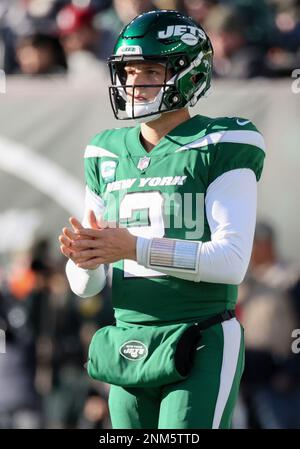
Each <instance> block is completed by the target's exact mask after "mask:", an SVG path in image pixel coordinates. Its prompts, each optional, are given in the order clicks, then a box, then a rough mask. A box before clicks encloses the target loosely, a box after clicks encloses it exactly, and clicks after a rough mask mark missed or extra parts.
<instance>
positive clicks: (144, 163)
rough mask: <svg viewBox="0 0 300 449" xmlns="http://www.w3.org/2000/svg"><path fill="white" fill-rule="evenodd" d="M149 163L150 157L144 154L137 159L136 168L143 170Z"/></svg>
mask: <svg viewBox="0 0 300 449" xmlns="http://www.w3.org/2000/svg"><path fill="white" fill-rule="evenodd" d="M149 164H150V157H147V156H145V157H142V158H141V159H140V160H139V162H138V164H137V168H138V169H139V170H145V169H146V168H147V167H148V166H149Z"/></svg>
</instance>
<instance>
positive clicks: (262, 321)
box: [238, 223, 300, 428]
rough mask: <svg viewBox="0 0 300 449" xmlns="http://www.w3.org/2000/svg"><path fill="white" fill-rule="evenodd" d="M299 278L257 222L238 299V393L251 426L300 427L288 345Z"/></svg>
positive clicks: (297, 367)
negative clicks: (241, 359) (241, 332)
mask: <svg viewBox="0 0 300 449" xmlns="http://www.w3.org/2000/svg"><path fill="white" fill-rule="evenodd" d="M298 282H299V273H298V270H297V269H295V268H294V267H293V266H292V265H291V264H290V263H287V262H285V261H283V260H281V259H280V257H279V255H278V253H277V249H276V237H275V233H274V230H273V228H272V227H271V226H270V225H268V224H265V223H258V224H257V227H256V231H255V238H254V245H253V253H252V257H251V262H250V267H249V271H248V274H247V276H246V279H245V281H244V283H243V284H242V285H241V288H240V294H239V302H238V310H239V318H240V320H241V322H242V324H243V326H244V328H245V341H246V364H245V372H244V376H243V379H242V392H243V396H242V397H243V399H244V400H245V403H246V407H247V409H248V413H249V414H248V425H249V426H250V427H259V428H300V418H299V407H300V377H299V374H300V359H299V356H298V355H297V354H293V352H292V348H291V345H292V338H291V336H292V331H293V330H294V329H297V328H299V323H300V320H299V315H297V309H296V308H295V298H294V297H293V294H292V292H293V289H294V287H295V285H297V283H298ZM298 293H299V292H298ZM297 302H298V304H299V302H300V297H299V296H298V298H297Z"/></svg>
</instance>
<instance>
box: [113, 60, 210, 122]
mask: <svg viewBox="0 0 300 449" xmlns="http://www.w3.org/2000/svg"><path fill="white" fill-rule="evenodd" d="M203 60H204V54H203V53H202V52H200V53H199V55H198V56H197V57H196V58H195V59H194V60H193V61H191V62H190V61H188V60H187V58H186V55H184V54H177V55H176V58H174V56H173V58H172V60H171V58H170V57H169V56H166V57H164V58H162V59H158V58H157V56H152V57H151V56H147V57H143V56H141V55H137V56H136V57H134V56H132V55H131V56H130V57H129V56H125V55H122V56H113V57H111V58H110V59H109V62H108V64H109V67H110V75H111V82H112V84H111V86H109V94H110V101H111V105H112V109H113V112H114V115H115V117H116V118H117V119H119V120H129V119H134V120H136V121H138V122H147V121H150V120H154V119H156V118H158V117H160V115H161V113H162V112H171V111H175V110H178V109H181V108H183V107H185V106H187V105H189V106H194V105H195V104H196V102H197V101H198V99H199V97H200V96H202V95H203V93H204V92H205V91H206V90H207V89H208V86H207V77H206V76H205V75H204V73H201V72H200V73H199V71H198V67H199V66H200V64H203ZM137 61H138V62H140V61H144V62H149V61H151V62H155V63H159V64H163V65H164V67H165V76H164V81H163V83H162V84H135V85H130V84H126V72H125V66H126V64H127V63H129V62H131V63H133V62H137ZM170 71H171V74H172V75H171V78H169V73H170ZM194 72H195V73H194ZM196 86H197V88H196ZM140 88H143V89H147V88H160V90H159V92H158V93H157V95H156V96H155V98H154V99H152V100H151V101H147V102H144V103H143V102H137V101H135V98H134V97H135V91H136V89H140ZM128 89H130V90H131V92H132V94H131V101H130V100H129V98H128V94H127V90H128Z"/></svg>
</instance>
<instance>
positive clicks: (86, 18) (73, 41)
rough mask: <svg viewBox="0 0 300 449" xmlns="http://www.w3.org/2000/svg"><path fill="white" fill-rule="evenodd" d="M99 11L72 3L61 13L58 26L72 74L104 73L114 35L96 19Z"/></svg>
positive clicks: (58, 17) (58, 16)
mask: <svg viewBox="0 0 300 449" xmlns="http://www.w3.org/2000/svg"><path fill="white" fill-rule="evenodd" d="M96 13H97V11H96V10H95V9H93V8H91V7H86V8H80V7H77V6H74V5H72V4H70V5H67V6H65V7H64V8H62V9H61V10H60V11H59V13H58V15H57V27H58V33H59V36H60V40H61V43H62V46H63V48H64V50H65V53H66V57H67V62H68V69H69V73H70V74H71V75H81V74H82V75H84V76H87V75H89V76H91V75H94V74H95V75H102V76H103V75H104V72H105V71H106V70H105V69H106V68H105V67H104V65H103V63H101V62H100V61H103V60H106V59H107V58H108V56H109V55H110V53H111V51H112V45H113V37H112V34H111V32H110V31H109V30H102V29H100V28H99V24H98V23H97V22H96V21H95V18H96Z"/></svg>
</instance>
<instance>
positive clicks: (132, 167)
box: [60, 10, 265, 429]
mask: <svg viewBox="0 0 300 449" xmlns="http://www.w3.org/2000/svg"><path fill="white" fill-rule="evenodd" d="M212 63H213V49H212V46H211V43H210V40H209V37H208V36H207V34H206V33H205V31H204V30H203V29H202V28H201V27H200V26H199V25H198V24H197V23H195V22H194V21H193V20H192V19H191V18H189V17H187V16H184V15H182V14H180V13H178V12H176V11H162V10H161V11H151V12H148V13H145V14H142V15H140V16H138V17H136V18H135V19H134V20H133V21H132V22H130V23H129V24H128V25H127V26H126V27H125V28H124V29H123V31H122V32H121V34H120V36H119V38H118V40H117V43H116V46H115V49H114V54H113V55H112V56H111V57H110V59H109V67H110V72H111V85H110V86H109V94H110V100H111V105H112V109H113V112H114V115H115V117H116V118H117V119H120V120H122V119H129V120H132V121H134V122H135V123H134V125H135V126H130V127H123V128H118V129H111V130H105V131H102V132H100V133H99V134H97V135H96V136H95V137H94V138H93V139H92V140H91V142H90V143H89V145H88V146H87V148H86V151H85V175H86V203H85V214H84V219H83V221H82V223H80V222H79V221H78V220H77V219H76V218H75V217H72V218H71V219H70V222H71V225H72V227H70V228H64V229H63V233H62V235H61V236H60V242H61V251H62V252H63V254H64V255H65V256H66V257H68V258H69V261H68V262H67V268H66V272H67V276H68V279H69V283H70V286H71V288H72V290H73V291H74V292H75V293H76V294H77V295H79V296H81V297H88V296H91V295H94V294H96V293H98V292H100V291H101V290H102V289H103V287H104V286H105V283H106V277H107V266H108V265H109V264H112V265H113V278H112V288H113V307H114V311H115V318H116V326H124V327H125V328H126V326H135V325H144V326H151V325H155V326H159V325H162V324H168V323H170V324H172V323H190V322H200V323H201V322H204V321H205V322H206V323H207V322H208V323H211V325H209V326H207V327H206V328H205V330H204V331H203V335H202V340H201V344H199V346H198V347H197V348H196V350H195V351H196V353H195V359H194V364H193V367H192V370H191V372H190V374H189V376H188V377H187V378H186V379H185V380H182V381H180V382H176V383H170V384H166V385H162V386H160V387H157V388H125V387H122V385H112V386H111V389H110V397H109V408H110V414H111V420H112V425H113V427H114V428H164V429H166V428H173V429H175V428H176V429H187V428H194V429H195V428H229V427H230V425H231V417H232V412H233V408H234V405H235V402H236V399H237V396H238V390H239V384H240V379H241V375H242V372H243V366H244V339H243V329H242V327H241V325H240V323H239V322H238V321H237V319H236V318H235V314H234V309H235V304H236V300H237V290H238V285H239V284H240V283H241V282H242V280H243V278H244V275H245V273H246V270H247V267H248V263H249V259H250V254H251V248H252V242H253V235H254V228H255V221H256V197H257V182H258V180H259V179H260V177H261V173H262V169H263V161H264V156H265V146H264V140H263V137H262V135H261V134H260V133H259V132H258V130H257V129H256V127H255V126H254V125H253V123H251V121H250V120H248V119H244V118H241V117H217V118H211V117H206V116H204V115H194V116H193V117H191V116H190V112H189V107H192V106H194V105H195V104H196V103H197V101H198V100H199V99H200V98H201V97H202V96H203V95H204V94H205V92H207V90H208V89H209V87H210V83H211V75H212Z"/></svg>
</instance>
